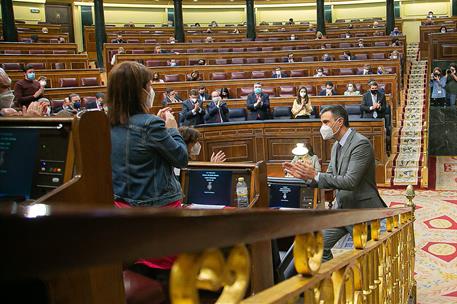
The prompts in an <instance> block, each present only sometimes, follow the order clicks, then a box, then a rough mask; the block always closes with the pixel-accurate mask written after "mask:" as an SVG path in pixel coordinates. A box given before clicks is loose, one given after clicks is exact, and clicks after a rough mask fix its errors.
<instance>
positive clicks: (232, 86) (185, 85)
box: [152, 74, 399, 113]
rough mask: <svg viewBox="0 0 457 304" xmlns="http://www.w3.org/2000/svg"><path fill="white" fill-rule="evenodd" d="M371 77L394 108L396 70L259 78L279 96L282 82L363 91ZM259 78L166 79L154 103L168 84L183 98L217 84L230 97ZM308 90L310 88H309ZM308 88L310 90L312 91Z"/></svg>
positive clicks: (157, 88) (317, 88) (239, 95)
mask: <svg viewBox="0 0 457 304" xmlns="http://www.w3.org/2000/svg"><path fill="white" fill-rule="evenodd" d="M371 79H374V80H376V81H377V82H378V84H379V85H380V86H381V84H382V85H383V86H384V87H385V92H386V94H390V95H392V106H393V107H392V111H395V110H396V108H395V106H396V105H397V102H398V100H399V95H398V94H399V89H398V77H397V75H395V74H388V75H357V76H327V77H294V78H281V79H273V78H267V79H261V80H260V82H261V83H262V86H263V90H264V91H267V92H268V91H272V92H270V93H269V94H270V96H272V97H273V96H279V88H280V87H281V86H283V87H284V86H289V87H290V86H292V87H295V88H298V87H300V86H302V85H307V86H309V87H311V89H312V91H314V93H313V95H315V94H317V93H316V92H320V91H321V86H323V85H324V84H325V82H326V81H332V82H333V84H334V87H335V89H336V90H340V91H341V90H342V88H344V87H346V85H347V84H348V83H354V84H356V85H357V84H360V85H361V86H362V91H366V89H367V86H368V81H369V80H371ZM256 82H259V79H237V80H219V81H214V80H213V81H196V82H174V83H173V84H172V85H170V84H167V83H157V82H156V83H153V84H152V86H153V88H154V90H155V93H156V94H155V99H154V104H156V105H158V104H161V102H162V98H163V93H164V92H165V90H166V89H167V88H168V87H172V88H173V89H175V90H176V91H177V92H178V94H179V95H180V96H181V97H182V98H186V97H187V96H188V92H189V91H190V90H191V89H198V88H199V87H200V86H205V87H206V89H207V91H208V92H211V91H213V90H219V89H220V88H224V87H225V88H228V89H229V91H230V96H231V98H246V97H245V96H244V95H242V93H243V91H244V90H246V91H247V90H252V88H253V86H254V83H256ZM308 91H310V90H308ZM312 91H311V92H312ZM393 113H394V112H393Z"/></svg>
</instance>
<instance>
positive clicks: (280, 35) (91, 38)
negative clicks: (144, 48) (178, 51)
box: [84, 28, 385, 58]
mask: <svg viewBox="0 0 457 304" xmlns="http://www.w3.org/2000/svg"><path fill="white" fill-rule="evenodd" d="M346 32H350V33H351V34H352V35H353V36H355V37H359V38H363V37H372V36H374V33H379V32H381V33H383V35H384V34H385V33H384V32H385V30H384V29H383V28H380V29H352V30H350V29H335V30H329V31H327V35H326V37H327V38H341V36H342V35H344V34H345V33H346ZM292 33H293V34H294V35H295V37H296V39H297V40H305V39H313V38H315V35H316V34H315V32H314V31H296V32H258V33H257V34H256V36H257V38H256V40H262V39H264V40H287V39H289V38H290V35H291V34H292ZM383 35H381V36H383ZM116 36H117V34H114V33H112V34H107V42H111V41H112V40H113V39H116ZM208 36H211V37H212V38H213V40H214V41H215V42H223V41H225V42H231V41H237V40H238V41H250V40H251V39H248V38H246V37H245V35H244V34H233V33H232V34H218V33H205V34H200V33H198V34H192V35H187V36H186V42H192V43H196V42H197V43H198V42H204V41H203V40H204V39H205V38H206V37H208ZM84 37H85V38H84V48H85V50H86V51H87V52H88V54H89V56H90V58H92V57H95V53H94V52H96V48H95V40H96V39H95V33H85V36H84ZM122 37H123V39H124V40H126V41H127V42H129V40H130V42H134V43H147V42H148V41H151V42H152V41H153V42H154V43H155V42H158V43H164V42H167V40H168V38H169V37H170V34H167V33H165V34H146V33H145V34H125V35H123V36H122Z"/></svg>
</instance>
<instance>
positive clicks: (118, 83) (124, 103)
mask: <svg viewBox="0 0 457 304" xmlns="http://www.w3.org/2000/svg"><path fill="white" fill-rule="evenodd" d="M151 83H152V73H151V72H150V71H149V70H148V69H147V68H146V67H144V66H143V65H142V64H139V63H137V62H123V63H121V64H119V65H116V66H115V67H114V68H113V70H112V71H111V74H110V76H109V79H108V98H107V103H108V106H109V108H108V117H109V121H110V123H111V164H112V171H113V190H114V200H115V202H114V204H115V206H116V207H119V208H128V207H137V206H142V207H145V206H152V207H168V208H179V207H181V201H182V197H183V195H182V191H181V186H180V184H179V182H178V180H177V179H176V177H175V176H174V173H173V168H174V167H177V168H183V167H186V166H187V162H188V154H187V147H186V144H185V142H184V140H183V138H182V137H181V135H180V133H179V132H178V129H177V128H178V125H177V123H176V120H175V119H174V117H173V115H172V114H171V112H170V108H165V109H163V110H161V111H159V113H158V114H157V116H156V115H152V114H149V113H148V112H149V109H150V108H151V107H152V102H153V99H154V95H155V94H154V91H153V89H152V88H151ZM175 259H176V258H175V257H163V258H160V259H150V258H144V259H140V260H137V261H136V262H135V264H134V265H131V266H130V267H129V268H128V270H127V271H126V273H127V272H128V273H131V272H132V271H133V272H134V273H136V276H138V274H140V275H143V276H146V277H149V278H152V279H154V280H156V281H158V282H159V283H161V286H162V288H163V295H166V294H167V292H166V290H167V288H168V286H167V285H168V279H169V272H170V269H171V267H172V265H173V262H174V261H175Z"/></svg>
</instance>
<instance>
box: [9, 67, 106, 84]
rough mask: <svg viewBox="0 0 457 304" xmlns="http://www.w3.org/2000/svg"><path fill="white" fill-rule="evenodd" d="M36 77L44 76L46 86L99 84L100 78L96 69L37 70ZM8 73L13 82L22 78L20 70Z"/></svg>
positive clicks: (100, 82)
mask: <svg viewBox="0 0 457 304" xmlns="http://www.w3.org/2000/svg"><path fill="white" fill-rule="evenodd" d="M35 73H36V78H39V77H40V76H44V77H46V78H47V86H46V87H47V88H65V87H79V86H82V87H85V86H100V85H102V84H103V83H102V80H101V77H100V71H99V70H96V69H86V70H81V69H74V70H37V71H36V72H35ZM8 75H9V76H10V78H11V79H12V80H13V86H14V83H15V82H16V81H18V80H20V79H23V78H24V74H23V73H22V71H11V72H8Z"/></svg>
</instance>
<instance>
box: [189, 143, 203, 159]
mask: <svg viewBox="0 0 457 304" xmlns="http://www.w3.org/2000/svg"><path fill="white" fill-rule="evenodd" d="M201 149H202V145H201V144H200V143H199V142H198V141H197V142H196V143H195V145H193V146H192V148H191V149H190V155H193V156H198V155H200V150H201Z"/></svg>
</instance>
